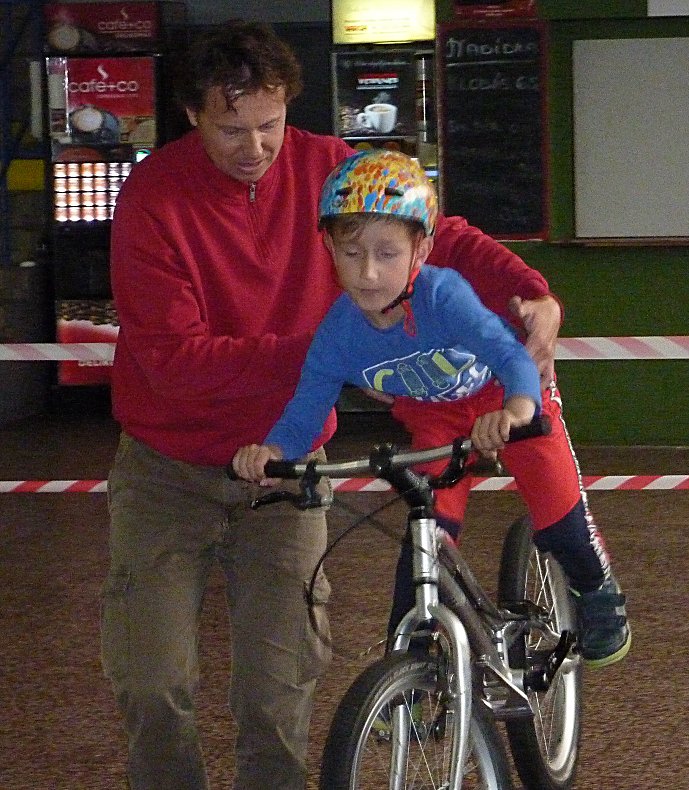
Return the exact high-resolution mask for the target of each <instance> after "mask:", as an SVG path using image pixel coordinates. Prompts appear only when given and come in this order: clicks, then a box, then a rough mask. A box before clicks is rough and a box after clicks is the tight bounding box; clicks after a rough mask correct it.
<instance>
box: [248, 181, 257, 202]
mask: <svg viewBox="0 0 689 790" xmlns="http://www.w3.org/2000/svg"><path fill="white" fill-rule="evenodd" d="M255 200H256V184H255V183H254V182H253V181H252V182H251V183H250V184H249V203H253V202H254V201H255Z"/></svg>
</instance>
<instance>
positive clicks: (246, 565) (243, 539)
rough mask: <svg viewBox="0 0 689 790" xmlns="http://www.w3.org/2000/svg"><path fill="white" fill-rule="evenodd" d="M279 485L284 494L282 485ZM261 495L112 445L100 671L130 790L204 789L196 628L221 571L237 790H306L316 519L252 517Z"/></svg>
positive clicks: (322, 632) (323, 596)
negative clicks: (118, 722)
mask: <svg viewBox="0 0 689 790" xmlns="http://www.w3.org/2000/svg"><path fill="white" fill-rule="evenodd" d="M285 485H292V484H291V483H290V484H287V483H286V484H285ZM257 491H261V492H263V493H265V490H264V489H257V488H256V487H254V486H252V485H250V484H248V483H243V482H233V481H230V480H229V479H228V478H227V476H226V475H225V472H224V470H223V469H222V468H218V467H202V466H194V465H190V464H186V463H182V462H179V461H174V460H171V459H169V458H167V457H165V456H163V455H160V454H159V453H157V452H155V451H153V450H151V449H150V448H148V447H147V446H145V445H143V444H141V443H140V442H138V441H136V440H134V439H132V438H131V437H130V436H127V435H124V434H123V435H122V437H121V439H120V445H119V447H118V450H117V454H116V458H115V461H114V465H113V469H112V471H111V474H110V478H109V482H108V502H109V508H110V517H111V534H110V552H111V565H110V571H109V575H108V578H107V581H106V583H105V585H104V589H103V612H102V649H103V667H104V670H105V673H106V675H107V676H108V677H109V678H110V679H111V680H112V683H113V687H114V691H115V696H116V699H117V703H118V705H119V708H120V710H121V712H122V714H123V716H124V722H125V727H126V730H127V733H128V737H129V762H128V776H129V782H130V786H131V788H132V790H201V788H207V787H208V781H207V778H206V773H205V769H204V765H203V758H202V754H201V746H200V743H199V736H198V733H197V729H196V724H195V715H194V690H195V687H196V684H197V681H198V656H197V641H198V627H199V617H200V613H201V606H202V603H203V596H204V589H205V587H206V583H207V580H208V576H209V572H210V570H211V567H212V566H213V564H214V563H215V562H216V561H217V562H219V563H220V566H221V567H222V569H223V571H224V574H225V577H226V579H227V601H228V608H229V616H230V624H231V635H232V637H231V638H232V677H231V683H230V709H231V711H232V714H233V716H234V718H235V720H236V722H237V725H238V736H237V742H236V766H237V767H236V776H235V783H234V787H235V788H236V790H259V789H260V790H266V788H271V790H281V789H284V790H302V789H303V788H304V787H305V784H306V767H305V761H306V751H307V738H308V729H309V722H310V717H311V708H312V701H313V695H314V691H315V685H316V679H317V677H318V676H319V675H320V674H321V673H322V671H323V669H324V668H325V666H326V665H327V662H328V660H329V658H330V650H329V642H330V633H329V628H328V621H327V615H326V612H325V606H324V604H325V603H326V601H327V598H328V594H329V585H328V582H327V580H326V578H325V576H324V575H321V576H320V578H319V580H318V584H317V590H316V598H317V600H318V601H319V605H317V606H315V607H314V615H315V623H316V625H317V629H316V630H317V632H318V633H315V631H314V628H313V626H312V622H313V617H312V618H309V614H308V608H307V605H306V602H305V599H304V587H305V584H306V583H307V582H308V581H309V579H310V578H311V574H312V572H313V569H314V567H315V566H316V563H317V562H318V559H319V558H320V556H321V554H322V552H323V551H324V549H325V545H326V540H327V533H326V523H325V514H324V512H323V510H310V511H306V512H302V511H298V510H296V509H294V508H292V507H291V506H290V505H288V504H285V503H281V504H279V505H271V506H268V507H265V508H262V509H259V510H258V511H252V510H250V509H249V507H248V502H249V500H250V499H251V497H252V496H253V495H255V494H256V492H257Z"/></svg>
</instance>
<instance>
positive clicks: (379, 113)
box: [357, 102, 397, 134]
mask: <svg viewBox="0 0 689 790" xmlns="http://www.w3.org/2000/svg"><path fill="white" fill-rule="evenodd" d="M357 121H358V122H359V123H360V124H363V125H364V126H368V128H369V129H373V130H374V131H376V132H379V133H380V134H389V133H390V132H391V131H392V130H393V129H394V128H395V125H396V123H397V107H395V105H394V104H384V103H383V102H376V103H375V104H368V105H366V107H364V111H363V112H360V113H359V115H358V116H357Z"/></svg>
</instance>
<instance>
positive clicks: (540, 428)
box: [509, 414, 553, 442]
mask: <svg viewBox="0 0 689 790" xmlns="http://www.w3.org/2000/svg"><path fill="white" fill-rule="evenodd" d="M552 430H553V426H552V424H551V422H550V417H548V416H547V415H545V414H541V415H539V416H538V417H534V418H533V420H531V422H530V423H529V424H528V425H521V426H520V427H519V428H512V430H511V431H510V438H509V441H510V442H520V441H521V440H522V439H535V438H536V437H537V436H548V435H549V434H550V432H551V431H552Z"/></svg>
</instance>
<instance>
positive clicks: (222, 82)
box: [177, 19, 303, 112]
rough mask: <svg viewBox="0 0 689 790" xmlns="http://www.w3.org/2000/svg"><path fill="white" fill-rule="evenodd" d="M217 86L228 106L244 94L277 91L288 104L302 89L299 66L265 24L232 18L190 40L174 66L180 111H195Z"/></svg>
mask: <svg viewBox="0 0 689 790" xmlns="http://www.w3.org/2000/svg"><path fill="white" fill-rule="evenodd" d="M217 86H219V87H221V88H222V89H223V92H224V94H225V98H226V100H227V104H228V107H232V106H233V104H234V102H235V101H236V100H237V99H238V98H239V97H240V96H243V95H245V94H251V93H256V92H257V91H260V90H275V89H276V88H280V87H282V88H284V89H285V100H286V101H287V102H290V101H291V100H292V99H293V98H294V97H295V96H298V95H299V94H300V93H301V90H302V87H303V83H302V76H301V65H300V64H299V61H298V60H297V58H296V56H295V54H294V52H293V51H292V49H291V47H289V45H288V44H286V43H285V42H284V41H282V39H280V38H279V37H278V36H277V35H276V33H275V32H274V31H273V29H272V28H270V27H269V26H268V25H264V24H261V23H258V22H245V21H243V20H241V19H236V20H232V21H230V22H226V23H225V24H223V25H220V26H218V27H214V28H212V29H211V30H209V31H208V32H204V33H201V34H199V35H197V36H195V37H194V40H193V41H192V44H191V45H190V47H189V49H188V50H187V53H186V57H185V58H183V60H182V62H181V63H180V64H179V70H178V77H177V99H178V101H179V102H180V104H181V105H182V107H183V108H185V109H189V110H192V111H194V112H199V111H200V110H202V109H203V107H204V104H205V101H206V96H207V94H208V91H209V90H210V89H211V88H214V87H217Z"/></svg>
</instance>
